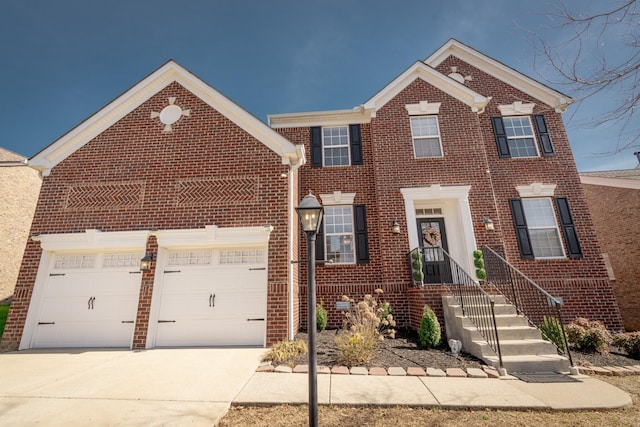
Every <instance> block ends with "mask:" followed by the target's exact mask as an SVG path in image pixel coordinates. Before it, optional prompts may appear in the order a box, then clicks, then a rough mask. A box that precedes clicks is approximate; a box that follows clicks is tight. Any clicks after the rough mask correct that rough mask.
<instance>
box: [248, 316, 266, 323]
mask: <svg viewBox="0 0 640 427" xmlns="http://www.w3.org/2000/svg"><path fill="white" fill-rule="evenodd" d="M247 322H264V317H263V318H261V319H260V318H257V319H247Z"/></svg>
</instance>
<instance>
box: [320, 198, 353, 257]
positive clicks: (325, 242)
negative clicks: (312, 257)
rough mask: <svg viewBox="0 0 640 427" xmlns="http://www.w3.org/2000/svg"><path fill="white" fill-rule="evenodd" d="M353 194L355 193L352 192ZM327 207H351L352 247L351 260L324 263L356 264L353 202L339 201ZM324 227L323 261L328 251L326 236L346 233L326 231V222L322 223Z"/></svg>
mask: <svg viewBox="0 0 640 427" xmlns="http://www.w3.org/2000/svg"><path fill="white" fill-rule="evenodd" d="M354 195H355V193H354ZM328 206H329V207H336V208H338V207H345V206H348V207H349V208H351V247H352V248H353V261H349V262H335V261H333V262H330V263H329V262H327V263H326V264H325V265H354V264H356V257H357V256H358V254H357V253H356V224H355V219H354V217H353V215H354V214H353V203H352V204H346V203H341V204H329V205H328ZM323 227H324V230H323V231H324V234H323V239H324V242H322V243H323V245H324V259H325V261H326V260H328V258H329V257H328V253H329V251H328V250H327V237H329V236H344V235H345V234H347V233H340V234H329V233H327V228H326V223H324V225H323Z"/></svg>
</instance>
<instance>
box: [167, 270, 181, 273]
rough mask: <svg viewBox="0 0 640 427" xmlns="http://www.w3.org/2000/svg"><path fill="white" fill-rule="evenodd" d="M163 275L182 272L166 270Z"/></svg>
mask: <svg viewBox="0 0 640 427" xmlns="http://www.w3.org/2000/svg"><path fill="white" fill-rule="evenodd" d="M163 273H180V270H165V271H163Z"/></svg>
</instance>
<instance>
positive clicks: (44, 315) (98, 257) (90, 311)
mask: <svg viewBox="0 0 640 427" xmlns="http://www.w3.org/2000/svg"><path fill="white" fill-rule="evenodd" d="M142 256H143V254H140V253H98V254H96V253H94V254H72V255H69V254H59V255H56V257H55V262H54V265H53V267H52V270H51V271H50V273H49V277H48V278H47V282H46V284H45V289H44V298H43V300H42V306H41V308H40V311H39V315H38V323H37V326H36V329H35V333H34V335H33V344H32V346H33V347H130V345H131V339H132V335H133V327H134V321H135V319H136V313H137V309H138V294H139V289H140V277H141V276H140V274H139V273H140V272H139V266H140V258H142ZM132 273H133V274H132ZM135 273H137V274H135Z"/></svg>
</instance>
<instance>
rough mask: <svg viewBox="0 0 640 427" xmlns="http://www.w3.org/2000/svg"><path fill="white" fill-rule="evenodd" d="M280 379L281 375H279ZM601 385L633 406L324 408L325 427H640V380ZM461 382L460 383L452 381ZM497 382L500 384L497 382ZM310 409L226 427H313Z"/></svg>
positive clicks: (245, 412) (232, 417)
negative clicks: (584, 408)
mask: <svg viewBox="0 0 640 427" xmlns="http://www.w3.org/2000/svg"><path fill="white" fill-rule="evenodd" d="M274 375H277V374H274ZM598 379H601V380H603V381H606V382H608V383H611V384H613V385H614V386H616V387H618V388H620V389H622V390H624V391H626V392H627V393H629V394H630V395H631V397H632V399H633V406H629V407H627V408H622V409H615V410H605V411H571V412H561V411H544V410H541V411H498V410H473V411H460V410H443V409H427V408H407V407H387V408H362V407H359V408H354V407H345V406H324V405H320V407H319V413H318V418H319V420H318V421H319V423H318V424H319V425H321V426H342V427H344V426H354V427H355V426H358V427H360V426H379V427H389V426H392V425H395V426H403V427H404V426H465V427H473V426H483V427H494V426H532V427H540V426H545V427H546V426H581V427H604V426H620V427H622V426H638V425H640V376H632V377H604V376H598ZM452 381H455V380H452ZM491 381H497V380H491ZM307 415H308V409H307V406H305V405H300V406H291V405H280V406H269V407H231V409H230V410H229V412H228V413H227V415H226V416H225V417H224V418H222V420H221V422H220V424H218V425H219V426H221V427H226V426H239V425H241V426H269V427H272V426H305V425H308V419H307Z"/></svg>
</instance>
